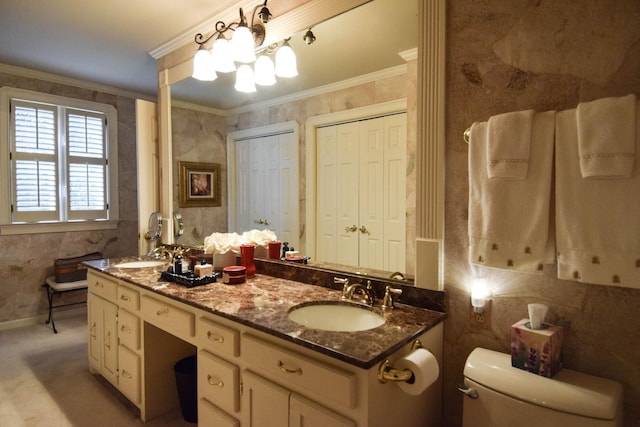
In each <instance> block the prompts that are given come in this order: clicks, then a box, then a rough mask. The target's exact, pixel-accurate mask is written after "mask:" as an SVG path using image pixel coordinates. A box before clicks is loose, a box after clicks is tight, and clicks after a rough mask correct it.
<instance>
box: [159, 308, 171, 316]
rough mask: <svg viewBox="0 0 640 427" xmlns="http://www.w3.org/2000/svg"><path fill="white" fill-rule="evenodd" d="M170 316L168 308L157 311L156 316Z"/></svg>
mask: <svg viewBox="0 0 640 427" xmlns="http://www.w3.org/2000/svg"><path fill="white" fill-rule="evenodd" d="M168 315H169V309H168V308H163V309H162V310H158V311H156V316H168Z"/></svg>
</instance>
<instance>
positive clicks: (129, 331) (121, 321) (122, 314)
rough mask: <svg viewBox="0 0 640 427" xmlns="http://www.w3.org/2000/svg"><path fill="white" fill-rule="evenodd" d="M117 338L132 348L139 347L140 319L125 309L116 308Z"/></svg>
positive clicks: (137, 348)
mask: <svg viewBox="0 0 640 427" xmlns="http://www.w3.org/2000/svg"><path fill="white" fill-rule="evenodd" d="M118 338H119V339H120V344H124V345H126V346H127V347H129V348H130V349H132V350H139V349H140V319H139V318H138V316H134V315H133V314H131V313H129V312H128V311H125V310H122V309H120V310H118Z"/></svg>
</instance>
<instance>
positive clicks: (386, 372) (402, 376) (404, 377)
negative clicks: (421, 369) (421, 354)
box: [378, 340, 423, 384]
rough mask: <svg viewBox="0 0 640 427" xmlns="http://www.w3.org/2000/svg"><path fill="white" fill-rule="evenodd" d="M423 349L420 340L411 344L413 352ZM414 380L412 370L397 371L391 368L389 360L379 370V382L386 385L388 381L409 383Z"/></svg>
mask: <svg viewBox="0 0 640 427" xmlns="http://www.w3.org/2000/svg"><path fill="white" fill-rule="evenodd" d="M419 348H423V347H422V343H421V342H420V340H415V341H414V342H413V344H411V351H415V350H417V349H419ZM412 378H413V372H412V371H411V369H402V370H400V369H396V368H394V367H393V366H391V362H390V361H389V359H385V361H384V362H382V363H381V364H380V367H379V368H378V382H380V383H382V384H385V383H387V382H388V381H405V382H409V381H411V379H412Z"/></svg>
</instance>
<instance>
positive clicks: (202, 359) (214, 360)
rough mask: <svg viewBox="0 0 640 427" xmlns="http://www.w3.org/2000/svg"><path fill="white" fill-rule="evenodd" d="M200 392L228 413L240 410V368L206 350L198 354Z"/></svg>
mask: <svg viewBox="0 0 640 427" xmlns="http://www.w3.org/2000/svg"><path fill="white" fill-rule="evenodd" d="M198 390H199V392H200V396H202V397H204V398H206V399H207V400H208V401H210V402H212V403H214V404H216V405H218V406H219V407H220V408H222V409H224V410H225V411H227V412H238V411H239V410H240V379H239V370H238V367H237V366H236V365H234V364H232V363H229V362H227V361H226V360H222V359H220V358H219V357H216V356H214V355H213V354H211V353H209V352H208V351H206V350H200V352H199V353H198Z"/></svg>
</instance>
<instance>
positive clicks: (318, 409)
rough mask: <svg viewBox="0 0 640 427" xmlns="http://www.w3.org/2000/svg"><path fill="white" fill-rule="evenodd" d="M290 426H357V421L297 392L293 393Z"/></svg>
mask: <svg viewBox="0 0 640 427" xmlns="http://www.w3.org/2000/svg"><path fill="white" fill-rule="evenodd" d="M290 406H291V408H290V415H289V427H355V425H356V423H355V422H353V421H352V420H350V419H348V418H345V417H343V416H342V415H340V414H338V413H336V412H333V411H332V410H330V409H327V408H325V407H324V406H322V405H319V404H317V403H316V402H314V401H312V400H309V399H306V398H304V397H302V396H300V395H297V394H295V393H292V394H291V400H290Z"/></svg>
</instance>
